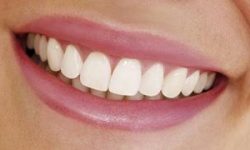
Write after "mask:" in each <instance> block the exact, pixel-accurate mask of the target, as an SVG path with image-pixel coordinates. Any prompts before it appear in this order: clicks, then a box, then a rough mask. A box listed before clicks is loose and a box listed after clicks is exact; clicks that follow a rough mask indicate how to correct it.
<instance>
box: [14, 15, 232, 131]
mask: <svg viewBox="0 0 250 150" xmlns="http://www.w3.org/2000/svg"><path fill="white" fill-rule="evenodd" d="M17 32H19V33H21V32H22V33H23V32H35V33H41V34H45V35H48V36H52V37H55V38H59V39H61V40H66V41H69V42H72V43H77V44H81V45H84V46H88V47H92V48H96V49H101V50H103V51H105V52H107V53H109V54H111V55H118V56H122V57H124V56H127V57H136V58H146V59H153V60H161V61H163V62H167V63H173V64H175V65H182V66H190V67H196V68H200V69H209V70H213V71H216V70H218V69H217V68H215V67H214V66H213V65H211V63H209V62H208V61H207V59H205V58H204V57H201V56H200V55H198V54H195V53H194V51H192V50H191V49H190V48H187V47H186V46H183V45H182V44H179V43H178V42H175V41H171V40H167V39H164V38H160V37H157V36H153V35H151V34H148V33H134V32H125V31H119V30H115V29H112V28H109V27H107V26H104V25H100V24H95V23H93V22H90V21H87V20H80V19H69V18H68V19H63V18H61V17H59V18H56V17H49V18H42V19H39V20H37V21H35V22H32V23H30V24H28V25H26V26H25V27H22V28H21V29H19V30H18V31H17ZM15 47H16V49H17V59H18V60H19V64H20V65H21V69H22V71H23V74H24V77H25V78H26V79H27V83H28V84H29V85H30V86H31V87H32V88H33V89H34V91H35V93H36V94H37V95H38V96H39V98H40V99H41V100H42V101H43V102H44V103H45V104H47V105H48V106H49V107H50V108H52V109H54V110H56V111H57V112H60V113H61V114H63V115H65V116H67V117H71V118H74V119H77V120H79V121H83V122H84V123H91V124H93V125H99V126H102V127H108V128H116V129H123V130H136V131H141V130H156V129H163V128H167V127H170V126H173V125H176V124H179V123H181V122H184V121H186V120H187V119H189V118H192V117H193V116H194V115H195V114H197V113H199V112H200V111H201V110H203V109H204V108H206V107H208V106H209V105H210V104H212V102H213V101H214V100H216V98H217V97H218V96H219V95H220V94H221V93H222V91H223V90H224V89H225V87H226V85H227V82H226V79H225V78H224V77H221V78H220V79H219V80H218V82H217V83H216V86H215V88H213V89H212V90H210V91H209V92H206V93H204V94H201V95H198V96H193V97H189V98H185V99H180V100H175V101H167V100H159V101H110V100H104V99H101V98H98V97H95V96H92V95H90V94H88V93H83V92H80V91H77V90H75V89H74V88H72V87H71V86H69V85H66V84H64V83H63V82H61V81H60V80H58V79H57V78H55V77H54V76H52V75H49V74H48V73H46V72H45V71H44V70H42V69H40V68H39V67H38V66H37V65H36V64H34V63H33V62H31V60H30V59H29V58H28V57H27V56H26V55H25V53H24V52H23V50H22V48H21V47H20V45H19V44H15ZM205 60H206V61H205Z"/></svg>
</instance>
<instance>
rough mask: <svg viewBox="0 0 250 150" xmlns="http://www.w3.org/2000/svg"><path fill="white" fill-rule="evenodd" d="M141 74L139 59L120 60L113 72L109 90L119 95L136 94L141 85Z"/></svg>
mask: <svg viewBox="0 0 250 150" xmlns="http://www.w3.org/2000/svg"><path fill="white" fill-rule="evenodd" d="M141 74H142V73H141V64H140V62H139V61H138V60H136V59H126V58H124V59H122V60H120V62H119V63H118V64H117V66H116V68H115V70H114V72H113V74H112V77H111V80H110V85H109V91H110V92H112V93H115V94H119V95H126V96H133V95H136V94H137V92H138V90H139V87H140V82H141Z"/></svg>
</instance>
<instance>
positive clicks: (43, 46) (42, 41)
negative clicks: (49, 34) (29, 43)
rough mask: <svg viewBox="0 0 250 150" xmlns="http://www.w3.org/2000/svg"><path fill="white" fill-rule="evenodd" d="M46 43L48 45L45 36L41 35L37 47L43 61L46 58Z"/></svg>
mask: <svg viewBox="0 0 250 150" xmlns="http://www.w3.org/2000/svg"><path fill="white" fill-rule="evenodd" d="M47 45H48V42H47V39H46V37H45V36H41V38H40V42H39V47H38V49H39V55H40V58H41V60H42V61H43V62H45V61H46V60H47Z"/></svg>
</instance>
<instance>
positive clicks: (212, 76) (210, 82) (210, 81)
mask: <svg viewBox="0 0 250 150" xmlns="http://www.w3.org/2000/svg"><path fill="white" fill-rule="evenodd" d="M215 77H216V73H210V74H209V75H208V78H207V83H206V85H205V88H204V89H205V90H208V89H210V88H211V87H212V86H213V83H214V80H215Z"/></svg>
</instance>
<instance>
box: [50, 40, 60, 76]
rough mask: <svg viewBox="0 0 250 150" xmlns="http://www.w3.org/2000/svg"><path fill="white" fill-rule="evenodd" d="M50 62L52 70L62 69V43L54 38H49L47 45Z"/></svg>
mask: <svg viewBox="0 0 250 150" xmlns="http://www.w3.org/2000/svg"><path fill="white" fill-rule="evenodd" d="M47 57H48V64H49V67H50V69H51V70H52V71H55V72H56V71H60V69H61V62H62V58H63V50H62V47H61V45H60V43H59V42H58V41H57V40H56V39H53V38H50V39H49V42H48V47H47Z"/></svg>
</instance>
